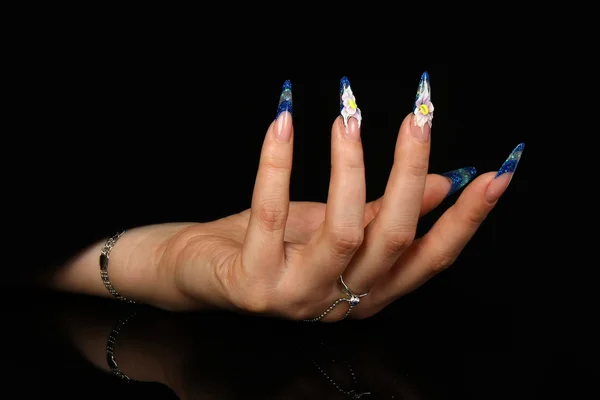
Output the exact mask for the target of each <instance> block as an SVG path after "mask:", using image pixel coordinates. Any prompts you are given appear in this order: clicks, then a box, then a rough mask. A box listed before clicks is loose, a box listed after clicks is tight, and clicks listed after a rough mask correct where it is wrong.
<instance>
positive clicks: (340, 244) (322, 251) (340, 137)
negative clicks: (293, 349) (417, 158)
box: [301, 78, 366, 285]
mask: <svg viewBox="0 0 600 400" xmlns="http://www.w3.org/2000/svg"><path fill="white" fill-rule="evenodd" d="M340 87H341V89H342V90H341V96H342V97H341V99H342V102H344V103H348V104H346V105H344V104H342V107H341V108H342V111H341V113H342V116H341V117H338V118H337V119H336V120H335V121H334V123H333V127H332V130H331V180H330V184H329V196H328V199H327V209H326V213H325V221H324V223H323V225H321V227H320V228H319V230H318V231H317V233H316V234H315V235H314V237H313V239H311V242H310V243H309V244H308V246H307V249H306V250H307V253H306V255H307V257H308V258H309V260H307V262H306V263H305V266H304V267H303V270H302V271H301V272H302V276H303V277H304V278H303V279H309V280H311V281H312V282H321V283H322V282H331V284H332V285H334V284H335V282H336V281H337V278H338V276H339V275H340V274H341V273H342V271H343V270H344V268H346V265H347V264H348V262H349V261H350V259H351V258H352V256H353V255H354V253H355V252H356V250H357V249H358V247H359V246H360V245H361V243H362V239H363V235H364V225H363V221H364V213H365V198H366V184H365V165H364V159H363V148H362V143H361V140H360V122H361V119H360V118H361V117H360V110H359V109H358V108H357V107H356V102H355V100H354V96H353V95H352V92H351V90H350V84H349V82H348V81H347V79H345V78H342V81H341V83H340ZM348 92H349V94H348ZM348 96H350V97H349V100H348V98H347V97H348Z"/></svg>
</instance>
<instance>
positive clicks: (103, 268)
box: [100, 231, 135, 304]
mask: <svg viewBox="0 0 600 400" xmlns="http://www.w3.org/2000/svg"><path fill="white" fill-rule="evenodd" d="M124 233H125V231H121V232H119V233H117V234H116V235H114V236H112V237H110V238H108V240H107V241H106V243H104V246H102V249H101V250H100V277H101V278H102V282H103V283H104V286H105V287H106V289H107V290H108V291H109V292H110V294H112V295H113V296H114V297H115V298H116V299H117V300H121V301H124V302H126V303H129V304H135V301H133V300H129V299H127V298H125V297H123V296H121V295H120V294H119V292H117V290H116V289H115V288H114V287H113V285H112V283H110V279H109V278H108V260H109V258H110V252H111V251H112V249H113V247H115V243H117V240H119V238H120V237H121V236H123V234H124Z"/></svg>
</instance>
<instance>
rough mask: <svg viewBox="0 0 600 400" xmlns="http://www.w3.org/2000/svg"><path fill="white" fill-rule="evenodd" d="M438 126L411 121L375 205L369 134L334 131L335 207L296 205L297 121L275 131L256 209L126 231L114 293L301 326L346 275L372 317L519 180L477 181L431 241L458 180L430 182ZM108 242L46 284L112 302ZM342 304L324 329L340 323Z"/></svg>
mask: <svg viewBox="0 0 600 400" xmlns="http://www.w3.org/2000/svg"><path fill="white" fill-rule="evenodd" d="M430 144H431V140H430V127H429V126H428V125H425V126H424V127H423V128H420V127H418V126H415V124H414V123H413V115H412V114H409V115H407V116H406V118H405V119H404V121H403V122H402V125H401V127H400V130H399V133H398V139H397V143H396V148H395V155H394V165H393V167H392V170H391V172H390V177H389V181H388V184H387V187H386V190H385V193H384V195H383V196H382V197H381V198H380V199H378V200H377V201H374V202H371V203H366V202H365V197H366V184H365V172H364V171H365V169H364V160H363V149H362V143H361V140H360V128H359V124H358V123H357V121H356V120H355V119H353V118H350V119H349V121H348V126H347V127H346V126H345V125H344V123H343V120H342V118H341V117H338V118H337V119H336V120H335V121H334V123H333V126H332V130H331V152H332V158H331V159H332V166H331V179H330V189H329V196H328V200H327V204H323V203H310V202H290V199H289V184H290V174H291V168H292V152H293V125H292V117H291V115H290V114H289V113H287V112H284V113H283V114H282V115H281V116H280V117H279V118H278V119H277V120H276V121H274V122H273V123H272V124H271V126H270V127H269V129H268V131H267V133H266V136H265V140H264V144H263V148H262V152H261V156H260V163H259V169H258V173H257V176H256V183H255V188H254V193H253V197H252V207H251V208H250V209H249V210H246V211H244V212H242V213H240V214H235V215H232V216H229V217H226V218H223V219H220V220H217V221H213V222H210V223H202V224H199V223H184V224H161V225H153V226H145V227H140V228H136V229H133V230H130V231H128V232H126V233H125V234H124V235H123V236H122V237H121V239H119V241H118V243H117V245H116V246H115V247H114V250H113V251H112V253H111V255H110V265H109V273H110V279H111V282H112V284H113V286H114V287H115V288H116V289H117V290H118V291H119V292H120V293H121V294H122V295H124V296H125V297H127V298H130V299H134V300H136V301H138V302H143V303H147V304H150V305H153V306H155V307H159V308H163V309H167V310H172V311H187V310H196V309H203V308H222V309H230V310H235V311H239V312H249V313H258V314H263V315H272V316H277V317H283V318H289V319H295V320H302V319H309V318H314V317H316V316H318V315H320V314H321V313H322V312H323V311H324V310H326V309H327V308H328V307H329V306H330V305H331V304H332V303H333V302H334V301H335V300H337V299H338V298H340V297H342V292H341V290H340V285H339V281H338V277H339V276H340V275H342V274H343V276H344V280H345V282H346V283H347V285H348V286H349V287H350V288H351V289H352V291H353V292H354V293H355V294H362V293H366V292H369V295H368V296H366V297H363V298H361V302H360V304H359V305H358V306H357V307H355V309H354V310H353V311H352V313H351V315H350V318H367V317H370V316H372V315H374V314H376V313H377V312H379V311H380V310H382V309H383V308H385V307H386V306H387V305H388V304H390V303H391V302H393V301H395V300H396V299H398V298H399V297H401V296H403V295H405V294H406V293H409V292H410V291H413V290H415V289H416V288H418V287H419V286H420V285H422V284H423V283H425V282H426V281H427V280H428V279H430V278H431V277H433V276H434V275H435V274H437V273H439V272H441V271H443V270H444V269H445V268H447V267H448V266H450V265H451V264H452V263H453V262H454V261H455V260H456V258H457V257H458V256H459V254H460V253H461V251H462V249H463V248H464V247H465V245H466V244H467V243H468V242H469V240H470V239H471V237H472V236H473V235H474V234H475V232H476V231H477V229H478V227H479V226H480V224H481V223H482V222H483V221H484V219H485V218H486V216H487V215H488V213H489V212H490V211H491V210H492V209H493V208H494V206H495V204H496V203H497V201H498V199H499V198H500V196H501V195H502V194H503V193H504V191H505V190H506V188H507V187H508V184H509V183H510V179H511V177H512V173H507V174H504V175H502V176H501V177H499V178H497V179H494V176H495V173H494V172H488V173H485V174H482V175H480V176H479V177H478V178H476V179H475V180H473V181H472V182H471V183H470V184H469V185H468V186H467V187H466V188H465V189H464V190H463V191H462V193H461V195H460V197H458V199H457V201H456V202H455V204H454V205H452V206H451V207H450V208H449V209H448V210H446V212H445V213H444V214H443V215H442V216H441V217H440V218H439V220H438V221H437V222H436V223H435V224H434V226H433V227H432V228H431V230H430V231H429V232H428V233H427V234H425V235H424V236H423V237H421V238H419V239H416V238H415V232H416V227H417V223H418V220H419V218H420V217H421V216H422V215H424V214H426V213H427V212H429V211H431V210H432V209H433V208H435V207H436V206H437V205H439V204H440V203H441V201H442V200H443V199H444V198H445V197H446V195H447V193H448V191H449V190H450V182H449V180H448V179H447V178H444V177H442V176H440V175H433V174H428V161H429V151H430ZM103 243H104V242H101V243H96V244H95V245H93V246H91V247H90V248H89V249H87V250H86V251H84V252H83V253H82V254H79V255H77V256H75V257H74V258H73V259H72V260H71V261H70V262H69V263H67V264H65V265H64V266H63V267H62V268H61V269H59V270H58V272H57V273H55V274H54V275H52V276H49V277H43V279H42V282H43V284H45V285H50V286H52V287H54V288H56V289H59V290H65V291H70V292H76V293H87V294H93V295H97V296H104V297H111V295H110V294H109V293H108V291H107V290H106V289H105V288H104V286H103V285H102V282H101V280H100V278H99V276H98V267H97V266H98V256H99V254H100V248H101V247H102V244H103ZM346 310H347V305H346V303H342V304H341V305H340V306H338V307H336V308H335V309H334V310H333V311H332V312H331V313H329V314H328V315H327V316H326V317H325V318H324V319H323V322H332V321H338V320H339V319H340V318H341V317H342V316H343V315H344V314H345V312H346Z"/></svg>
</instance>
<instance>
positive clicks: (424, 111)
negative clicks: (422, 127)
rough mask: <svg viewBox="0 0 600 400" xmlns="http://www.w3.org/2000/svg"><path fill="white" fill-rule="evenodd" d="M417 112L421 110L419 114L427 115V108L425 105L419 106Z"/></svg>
mask: <svg viewBox="0 0 600 400" xmlns="http://www.w3.org/2000/svg"><path fill="white" fill-rule="evenodd" d="M419 110H421V114H423V115H427V114H429V107H427V105H426V104H421V105H420V106H419Z"/></svg>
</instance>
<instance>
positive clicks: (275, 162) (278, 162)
mask: <svg viewBox="0 0 600 400" xmlns="http://www.w3.org/2000/svg"><path fill="white" fill-rule="evenodd" d="M260 167H261V168H263V169H265V170H267V171H269V170H271V171H277V170H283V171H287V170H290V169H291V168H292V163H291V160H289V159H288V158H287V157H283V156H281V155H278V154H277V153H276V152H271V153H269V154H267V155H265V156H264V158H263V160H262V161H261V165H260Z"/></svg>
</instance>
